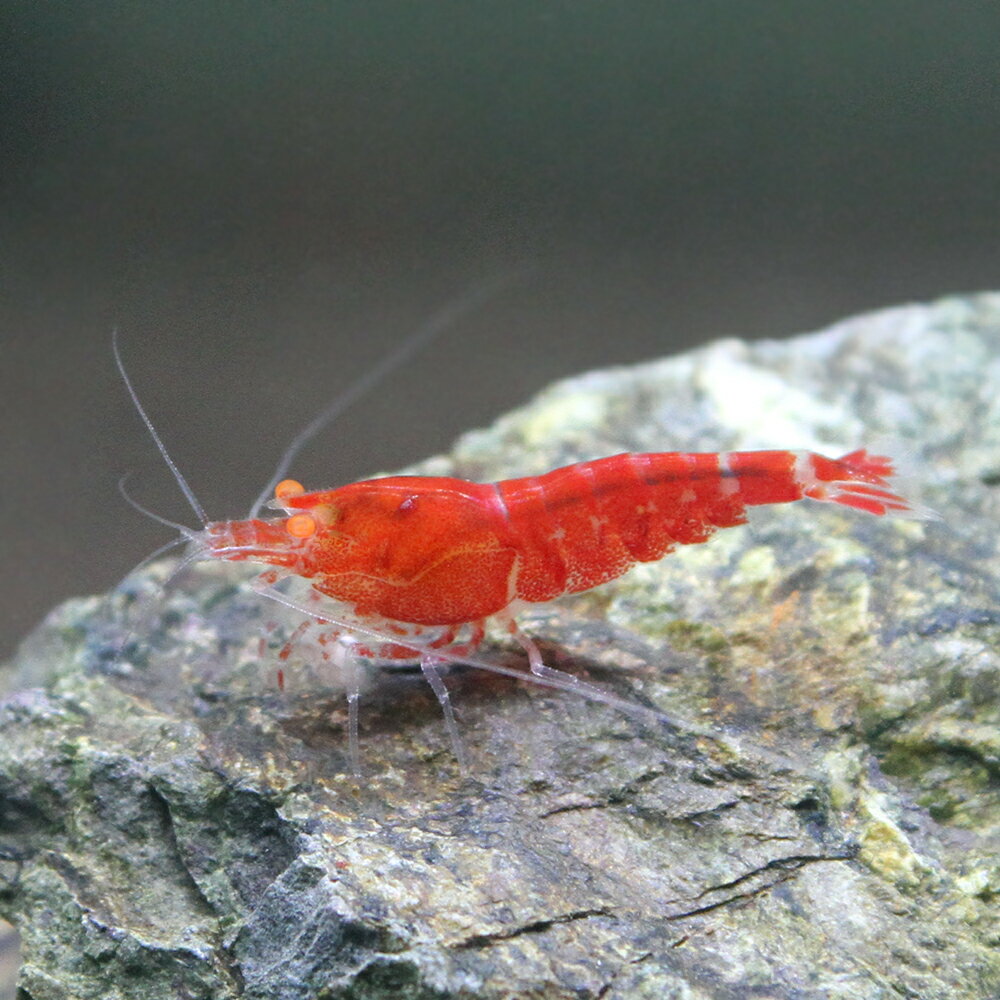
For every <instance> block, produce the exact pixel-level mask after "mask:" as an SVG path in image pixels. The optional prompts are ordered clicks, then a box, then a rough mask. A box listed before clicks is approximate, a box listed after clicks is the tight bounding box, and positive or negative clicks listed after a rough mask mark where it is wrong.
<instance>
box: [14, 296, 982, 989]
mask: <svg viewBox="0 0 1000 1000" xmlns="http://www.w3.org/2000/svg"><path fill="white" fill-rule="evenodd" d="M887 440H888V441H892V442H895V445H894V446H888V447H892V448H894V449H895V450H899V449H901V450H902V451H904V452H906V453H907V455H908V459H909V461H910V463H911V464H912V477H913V481H912V483H911V484H910V487H909V488H912V489H916V490H917V491H918V492H919V494H920V499H921V500H922V501H923V502H924V503H926V504H928V505H929V506H931V507H933V508H936V509H937V510H938V511H940V513H941V514H942V516H943V522H941V523H937V522H914V521H902V520H890V519H876V518H871V517H866V516H864V515H860V514H854V513H852V512H850V511H847V510H844V509H841V508H831V506H829V505H819V504H796V505H793V506H782V507H774V508H767V509H761V510H758V511H755V512H754V516H753V517H752V518H751V523H750V524H749V525H747V526H745V527H741V528H735V529H730V530H728V531H726V532H721V533H720V534H719V535H717V536H716V537H715V538H714V539H712V540H711V541H710V542H708V543H706V544H704V545H700V546H694V547H690V548H687V549H684V550H680V551H678V552H676V553H674V554H672V555H670V556H668V557H667V558H666V559H664V560H663V561H662V562H660V563H656V564H649V565H644V566H641V567H639V568H638V569H636V570H634V571H633V572H632V573H630V574H629V575H628V576H626V577H624V578H623V579H621V580H619V581H617V582H615V583H613V584H609V585H607V586H605V587H603V588H600V589H599V590H597V591H593V592H591V593H588V594H582V595H579V596H577V597H575V598H572V599H567V600H564V601H560V602H558V603H556V604H553V605H551V606H547V607H540V608H536V609H534V610H532V611H531V612H528V613H525V614H524V615H523V616H522V619H521V620H522V624H523V625H524V627H525V628H526V630H527V631H528V632H530V633H531V634H533V635H535V636H536V637H537V638H538V639H539V641H540V644H541V645H542V647H543V650H544V652H545V655H546V658H547V660H548V662H549V663H551V664H552V665H554V666H558V667H562V668H564V669H567V670H570V671H573V672H575V673H578V674H580V675H581V676H585V677H586V678H587V679H589V680H591V681H593V682H595V683H600V684H603V685H604V686H605V687H607V688H608V689H609V690H611V691H613V692H614V693H615V694H616V695H618V696H619V697H621V698H623V699H627V700H630V701H632V702H635V703H637V704H643V705H649V706H655V707H656V708H657V709H658V710H660V711H662V712H664V713H667V714H668V715H669V716H670V717H671V718H673V719H674V720H675V722H676V726H675V727H671V726H667V725H657V724H654V723H650V722H646V721H642V720H640V719H637V718H634V717H632V716H629V715H627V714H623V713H621V712H619V711H617V710H616V709H614V708H613V707H610V706H608V705H605V704H599V703H592V702H587V701H584V700H582V699H578V698H574V697H573V696H571V695H569V694H567V693H564V692H557V691H552V690H548V689H544V688H539V687H535V686H531V685H527V684H523V683H520V682H517V681H513V680H510V679H507V678H503V677H498V676H495V675H489V674H483V673H482V672H481V671H475V670H461V669H456V670H454V671H453V672H452V673H451V674H450V675H449V676H448V678H447V680H448V684H449V686H450V689H451V693H452V699H453V703H454V704H455V706H456V711H457V713H458V715H459V725H460V730H461V733H462V738H463V740H464V743H465V746H466V751H467V754H468V757H469V768H468V772H467V774H465V775H462V774H461V773H460V772H459V770H458V768H457V766H456V763H455V761H454V759H453V757H452V756H451V753H450V750H449V744H448V738H447V733H446V731H445V728H444V725H443V723H442V721H441V717H440V712H439V709H438V707H437V704H436V702H435V701H434V699H433V697H432V696H431V694H430V693H429V692H428V691H427V689H426V688H425V686H424V685H423V683H422V682H420V681H419V678H414V677H413V676H412V675H410V674H407V673H405V672H400V671H396V672H385V671H381V672H380V671H372V675H371V678H370V683H369V686H368V689H367V691H366V693H365V696H364V698H363V699H362V704H361V712H362V733H361V742H362V759H363V768H364V776H363V778H362V779H361V780H360V781H359V780H357V779H355V778H354V777H353V776H352V775H351V773H350V770H349V767H348V766H347V754H346V739H345V734H344V730H345V725H346V710H345V704H344V699H343V694H342V690H341V688H340V686H339V685H338V679H337V678H336V677H330V676H327V675H325V672H324V671H323V670H322V669H319V668H316V667H311V666H310V665H308V664H304V663H300V662H298V661H297V659H296V658H295V657H293V658H292V659H291V660H290V661H289V662H288V663H287V664H286V665H285V672H286V675H287V680H288V684H287V690H286V692H285V693H284V694H281V693H279V692H278V691H277V690H276V687H275V684H274V675H275V670H276V662H277V661H276V650H277V649H278V648H280V646H281V645H282V643H283V642H284V641H285V638H286V637H287V634H288V631H289V629H290V628H292V627H293V626H294V621H293V620H291V619H290V618H288V617H287V616H284V615H283V614H282V613H281V609H277V608H276V607H273V606H271V605H270V604H269V603H267V602H263V601H262V600H261V598H259V597H258V596H257V595H255V594H254V593H253V592H252V591H250V590H249V588H248V587H247V585H246V581H247V578H248V574H247V570H246V568H245V567H238V566H222V565H217V564H216V565H210V564H202V565H199V566H197V567H195V568H194V569H192V570H191V571H190V572H188V573H187V574H186V575H184V576H183V577H182V578H180V579H179V580H178V581H177V582H176V584H175V585H174V586H173V587H172V588H171V589H170V591H169V594H168V595H167V596H165V597H162V598H160V597H156V598H154V599H146V597H145V595H147V594H155V591H156V586H157V584H158V582H160V581H162V580H163V579H164V578H165V577H166V576H167V575H168V574H169V573H170V571H171V569H172V565H173V564H171V563H170V562H169V561H167V562H161V563H157V564H154V565H153V566H151V567H150V568H149V569H148V570H146V571H145V572H144V573H143V574H141V575H140V576H138V577H137V578H135V579H133V580H132V581H130V582H129V584H128V585H127V586H126V587H124V588H123V589H122V590H121V591H120V592H118V593H116V594H114V595H111V597H110V598H107V599H101V598H87V599H82V600H76V601H71V602H69V603H67V604H65V605H63V606H62V607H60V608H58V609H56V610H55V611H54V612H53V613H52V615H51V616H50V617H49V619H48V620H47V621H46V623H45V624H44V625H43V626H42V627H41V628H40V629H39V630H38V631H37V632H36V633H35V634H34V635H33V636H31V637H29V639H28V640H27V641H26V642H25V644H24V646H23V648H22V650H21V652H20V654H19V656H18V657H17V659H16V661H15V662H14V663H13V664H12V665H11V666H10V668H9V669H8V671H7V673H6V678H7V682H8V694H7V696H6V698H5V699H4V700H3V701H2V702H0V727H2V739H0V913H2V915H4V916H6V917H7V918H8V919H10V920H11V921H12V922H13V923H15V925H16V926H17V927H18V929H19V930H20V932H21V934H22V937H23V941H24V966H23V969H22V973H21V987H20V988H21V996H22V997H23V998H24V1000H69V998H87V1000H89V998H95V1000H96V998H101V1000H126V998H128V1000H142V998H149V1000H164V998H168V997H169V998H173V997H185V998H190V1000H194V998H205V1000H208V998H212V1000H217V998H218V1000H224V998H229V997H232V998H236V997H245V998H255V1000H264V998H269V1000H270V998H281V1000H306V998H317V1000H320V998H323V1000H333V998H338V1000H339V998H349V997H350V998H362V997H363V998H376V997H392V998H427V1000H430V998H435V1000H438V998H448V997H466V998H473V997H475V998H490V1000H492V998H502V997H537V998H550V997H551V998H567V1000H568V998H574V1000H580V998H587V997H592V998H595V1000H596V998H598V997H600V998H604V1000H613V998H643V997H649V998H656V1000H665V998H678V1000H679V998H685V1000H729V998H734V1000H735V998H742V997H747V998H750V997H754V998H761V997H765V996H766V997H768V998H773V1000H830V998H843V1000H848V998H850V1000H858V998H866V1000H869V998H870V1000H883V998H884V1000H890V998H891V1000H897V998H900V997H911V998H920V1000H958V998H968V1000H983V998H987V997H994V996H997V995H1000V948H998V946H1000V862H998V860H997V859H998V857H1000V600H998V597H1000V572H998V569H1000V559H998V534H997V531H996V525H997V523H998V515H1000V486H998V483H1000V295H982V296H977V297H971V298H962V299H948V300H944V301H941V302H937V303H934V304H931V305H927V306H908V307H904V308H898V309H892V310H887V311H884V312H880V313H875V314H871V315H866V316H861V317H857V318H854V319H851V320H849V321H847V322H844V323H842V324H839V325H837V326H835V327H833V328H831V329H829V330H826V331H823V332H821V333H817V334H811V335H806V336H802V337H799V338H796V339H793V340H789V341H782V342H760V343H755V344H747V343H743V342H740V341H735V340H729V341H720V342H718V343H715V344H712V345H709V346H708V347H706V348H704V349H702V350H698V351H695V352H692V353H690V354H686V355H683V356H680V357H676V358H671V359H667V360H664V361H660V362H656V363H651V364H647V365H642V366H638V367H633V368H621V369H616V370H610V371H603V372H594V373H590V374H588V375H584V376H582V377H580V378H576V379H573V380H570V381H567V382H562V383H559V384H558V385H555V386H553V387H552V388H551V389H549V390H548V391H546V392H545V393H543V394H542V395H541V396H539V397H538V398H537V399H536V400H534V401H533V402H532V403H530V404H529V405H528V406H526V407H525V408H524V409H522V410H519V411H517V412H515V413H512V414H510V415H509V416H507V417H505V418H503V419H501V420H500V421H499V422H498V423H497V424H496V425H495V426H494V427H493V428H491V429H489V430H486V431H477V432H475V433H472V434H469V435H467V436H466V437H465V438H463V439H462V440H461V441H459V442H458V444H457V446H456V448H455V450H454V452H453V454H452V455H450V456H448V457H444V458H439V459H434V460H432V461H430V462H427V463H425V464H424V466H423V467H422V468H421V469H420V470H419V471H422V472H431V473H435V474H436V473H441V474H456V475H461V476H466V477H468V478H474V479H483V480H486V479H497V478H501V477H506V476H512V475H525V474H531V473H536V472H541V471H544V470H547V469H549V468H553V467H555V466H557V465H560V464H566V463H568V462H572V461H576V460H579V459H584V458H590V457H596V456H599V455H606V454H612V453H615V452H619V451H670V450H689V451H715V450H731V449H751V448H764V447H789V448H802V447H805V448H814V449H816V450H820V451H823V452H826V453H828V454H834V455H836V454H840V453H843V452H847V451H850V450H853V449H854V448H856V447H858V446H860V445H863V444H869V443H871V442H873V441H875V442H878V443H884V442H885V441H887ZM315 485H329V484H315ZM130 629H134V630H135V635H134V638H133V640H130V642H129V655H128V656H127V657H125V658H124V659H122V660H120V661H118V662H116V660H115V656H114V653H113V650H114V647H115V645H116V644H117V643H120V642H121V639H122V636H123V635H125V634H126V633H127V632H128V631H129V630H130ZM484 655H487V656H490V657H494V658H496V659H498V661H500V662H505V663H508V664H512V665H516V664H517V663H518V662H519V661H518V656H517V653H516V651H515V650H513V649H511V648H508V647H506V646H505V645H504V644H503V641H502V637H500V636H499V635H498V636H495V637H494V638H493V641H492V642H491V643H490V644H488V646H487V647H486V650H485V653H484Z"/></svg>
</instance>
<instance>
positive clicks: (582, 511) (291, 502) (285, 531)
mask: <svg viewBox="0 0 1000 1000" xmlns="http://www.w3.org/2000/svg"><path fill="white" fill-rule="evenodd" d="M114 352H115V358H116V361H117V364H118V367H119V370H120V372H121V374H122V377H123V379H124V381H125V384H126V386H127V388H128V391H129V393H130V395H131V397H132V400H133V403H134V404H135V406H136V408H137V410H138V412H139V414H140V416H141V417H142V419H143V421H144V422H145V424H146V426H147V429H148V430H149V432H150V434H151V436H152V437H153V440H154V441H155V443H156V444H157V447H158V448H159V449H160V451H161V453H162V455H163V457H164V459H165V460H166V462H167V464H168V466H169V467H170V469H171V471H172V472H173V474H174V476H175V478H176V479H177V481H178V483H179V485H180V487H181V489H182V490H183V491H184V493H185V495H186V496H187V498H188V500H189V501H190V503H191V506H192V507H193V509H194V510H195V511H196V513H197V514H198V516H199V519H200V520H201V521H202V529H201V530H200V531H192V530H191V529H182V532H183V534H184V536H185V537H186V538H187V539H189V540H190V541H191V542H192V543H193V546H194V547H193V552H192V555H191V556H189V559H188V560H185V563H186V562H187V561H189V560H190V559H193V558H204V559H216V560H226V561H230V562H250V563H255V564H260V565H262V566H263V567H264V569H263V571H262V572H261V574H260V575H259V576H258V577H257V579H256V581H255V583H254V586H255V589H257V590H258V591H259V592H260V593H262V594H264V595H266V596H268V597H270V598H272V599H274V600H276V601H278V602H279V603H282V604H285V605H287V606H288V607H291V608H294V609H295V610H297V611H300V612H301V613H302V614H303V615H305V616H306V622H305V623H304V624H303V625H302V626H301V627H300V629H298V630H296V635H301V633H302V632H303V631H304V630H306V629H309V628H312V627H317V626H318V627H321V628H324V629H326V630H327V632H328V635H327V636H325V638H326V639H327V640H336V641H327V642H325V644H324V649H327V650H330V652H329V653H328V654H325V655H329V656H331V657H334V658H339V659H340V660H341V661H342V664H343V665H347V666H349V668H350V669H349V670H348V671H347V675H348V676H349V677H351V676H353V677H354V681H353V682H352V683H351V685H350V689H349V691H348V706H349V742H350V757H351V760H352V764H353V767H354V770H355V772H357V770H358V698H359V688H358V683H357V669H356V663H355V662H354V661H355V660H356V658H358V657H361V658H372V659H380V660H400V659H406V660H419V662H420V666H421V669H422V671H423V673H424V676H425V677H426V678H427V680H428V682H429V683H430V685H431V687H432V689H433V691H434V693H435V695H436V697H437V698H438V701H439V702H440V704H441V707H442V710H443V712H444V716H445V722H446V725H447V728H448V732H449V736H450V738H451V742H452V745H453V748H454V750H455V753H456V756H457V757H458V759H459V762H460V763H462V764H464V761H463V752H462V744H461V740H460V739H459V737H458V731H457V726H456V724H455V720H454V717H453V713H452V709H451V705H450V702H449V698H448V691H447V688H446V687H445V685H444V683H443V681H442V679H441V677H440V674H439V667H440V666H441V664H442V663H444V662H447V661H457V662H463V663H471V664H473V665H475V666H480V667H484V668H485V669H488V670H493V671H495V672H499V673H505V674H512V675H514V676H518V677H524V676H529V675H527V674H524V673H522V672H521V671H518V670H514V669H512V668H508V667H503V666H501V665H499V664H495V663H491V662H488V661H484V660H481V659H479V658H478V657H477V656H476V655H475V653H476V649H477V647H478V645H479V643H480V642H481V640H482V638H483V635H484V630H485V626H486V622H487V620H488V619H494V620H498V621H500V622H502V623H503V624H505V625H506V627H507V628H508V629H509V631H510V633H511V635H512V636H513V637H514V639H515V640H516V641H517V642H518V643H519V644H520V646H521V647H522V648H523V649H524V651H525V653H526V654H527V657H528V661H529V665H530V676H531V677H532V678H533V679H534V680H536V681H537V682H539V683H541V684H544V685H548V686H551V687H556V688H563V689H570V690H574V691H576V692H578V693H580V694H582V695H584V696H586V697H589V698H593V699H596V700H599V701H602V702H605V703H608V704H612V705H614V706H616V707H618V708H620V709H622V710H623V711H626V712H628V713H629V714H634V715H639V716H641V717H645V718H647V719H652V720H656V721H660V722H668V723H669V722H670V720H669V719H668V718H667V717H666V716H664V715H662V714H661V713H659V712H656V711H654V710H652V709H647V708H645V707H643V706H641V705H638V704H635V703H632V702H628V701H625V700H623V699H620V698H618V697H616V696H615V695H612V694H611V693H610V692H607V691H605V690H604V689H602V688H600V687H597V686H595V685H591V684H589V683H585V682H583V681H581V680H579V679H578V678H576V677H574V676H572V675H571V674H566V673H563V672H562V671H559V670H555V669H553V668H551V667H549V666H547V665H546V664H545V663H544V662H543V660H542V656H541V654H540V652H539V650H538V648H537V646H536V645H535V643H534V642H533V641H532V640H531V639H530V638H529V637H528V636H527V635H525V634H524V633H523V632H521V630H520V629H519V628H518V626H517V624H516V621H515V618H514V613H515V611H516V610H517V609H518V608H520V607H523V606H524V605H527V604H534V603H541V602H547V601H551V600H553V599H554V598H557V597H560V596H562V595H564V594H573V593H578V592H580V591H585V590H589V589H590V588H592V587H596V586H599V585H600V584H603V583H606V582H608V581H610V580H613V579H615V578H617V577H619V576H621V575H622V574H624V573H625V572H626V571H627V570H628V569H629V568H630V567H632V566H633V565H634V564H636V563H637V562H650V561H654V560H658V559H661V558H662V557H663V556H665V555H666V554H667V553H669V552H670V551H671V550H672V549H674V548H676V547H677V546H678V545H690V544H696V543H699V542H704V541H705V540H706V539H708V538H709V536H710V535H712V534H713V532H715V531H716V530H717V529H719V528H726V527H731V526H734V525H738V524H743V523H744V522H745V520H746V511H747V508H749V507H752V506H759V505H764V504H780V503H791V502H795V501H798V500H802V499H807V498H808V499H813V500H819V501H824V502H828V503H836V504H840V505H842V506H845V507H853V508H855V509H857V510H860V511H863V512H865V513H869V514H873V515H877V516H882V515H898V516H907V517H924V516H928V512H926V511H923V510H921V509H919V508H917V507H916V506H915V505H913V504H911V503H909V502H908V501H907V500H905V499H904V498H903V497H901V496H899V495H898V494H897V493H895V492H894V491H893V489H892V486H891V483H890V478H891V477H892V475H893V466H892V462H891V460H890V459H888V458H886V457H884V456H881V455H872V454H869V453H868V452H867V451H866V450H864V449H859V450H856V451H852V452H850V453H849V454H846V455H844V456H842V457H840V458H836V459H834V458H827V457H825V456H823V455H819V454H816V453H814V452H809V451H746V452H740V451H733V452H710V453H685V452H661V453H649V454H633V453H626V454H620V455H613V456H610V457H607V458H600V459H596V460H594V461H587V462H578V463H576V464H574V465H569V466H566V467H563V468H559V469H555V470H553V471H551V472H548V473H545V474H544V475H540V476H532V477H526V478H519V479H508V480H503V481H500V482H496V483H475V482H470V481H467V480H464V479H457V478H448V477H428V476H387V477H383V478H377V479H368V480H363V481H361V482H356V483H350V484H348V485H345V486H340V487H337V488H333V489H322V490H306V489H305V488H304V487H303V486H302V484H300V483H298V482H296V481H295V480H292V479H283V480H282V481H281V482H278V483H277V484H276V485H275V486H274V494H273V499H272V500H271V501H270V502H269V506H270V507H271V508H272V509H273V510H275V511H276V512H277V514H276V516H274V517H262V516H260V515H259V514H258V513H257V512H256V510H257V508H258V507H259V506H260V503H259V502H258V504H256V505H255V509H254V511H252V512H251V515H250V516H249V517H247V518H244V519H240V520H228V521H210V520H209V519H208V518H207V516H206V515H205V514H204V511H203V510H202V508H201V506H200V504H199V503H198V501H197V500H196V498H195V497H194V494H193V492H192V491H191V489H190V487H189V486H188V484H187V483H186V481H185V480H184V478H183V476H182V475H181V473H180V471H179V470H178V468H177V466H176V465H175V464H174V462H173V460H172V459H171V458H170V455H169V453H168V452H167V449H166V447H165V446H164V444H163V442H162V440H161V439H160V437H159V435H158V434H157V432H156V430H155V428H154V426H153V424H152V422H151V421H150V419H149V417H148V416H147V414H146V412H145V410H144V409H143V407H142V404H141V403H140V402H139V399H138V396H137V395H136V392H135V390H134V388H133V387H132V384H131V381H130V380H129V377H128V374H127V373H126V371H125V368H124V365H123V363H122V361H121V356H120V353H119V351H118V346H117V341H116V340H115V342H114ZM323 422H325V419H324V421H323ZM311 426H318V424H317V422H314V425H311ZM300 438H301V436H300ZM303 440H304V439H303ZM301 443H303V441H302V440H300V439H297V444H296V446H295V447H299V446H301ZM288 459H289V455H288V454H287V453H286V456H285V459H283V461H282V465H281V466H279V470H281V469H284V467H285V466H286V465H287V464H288ZM284 580H292V581H293V582H295V583H297V584H298V586H299V591H300V593H299V594H289V593H288V591H287V589H283V587H282V583H283V581H284ZM302 588H304V595H303V594H301V590H302ZM286 651H287V650H286ZM286 651H283V654H282V655H283V656H284V655H285V654H286Z"/></svg>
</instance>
